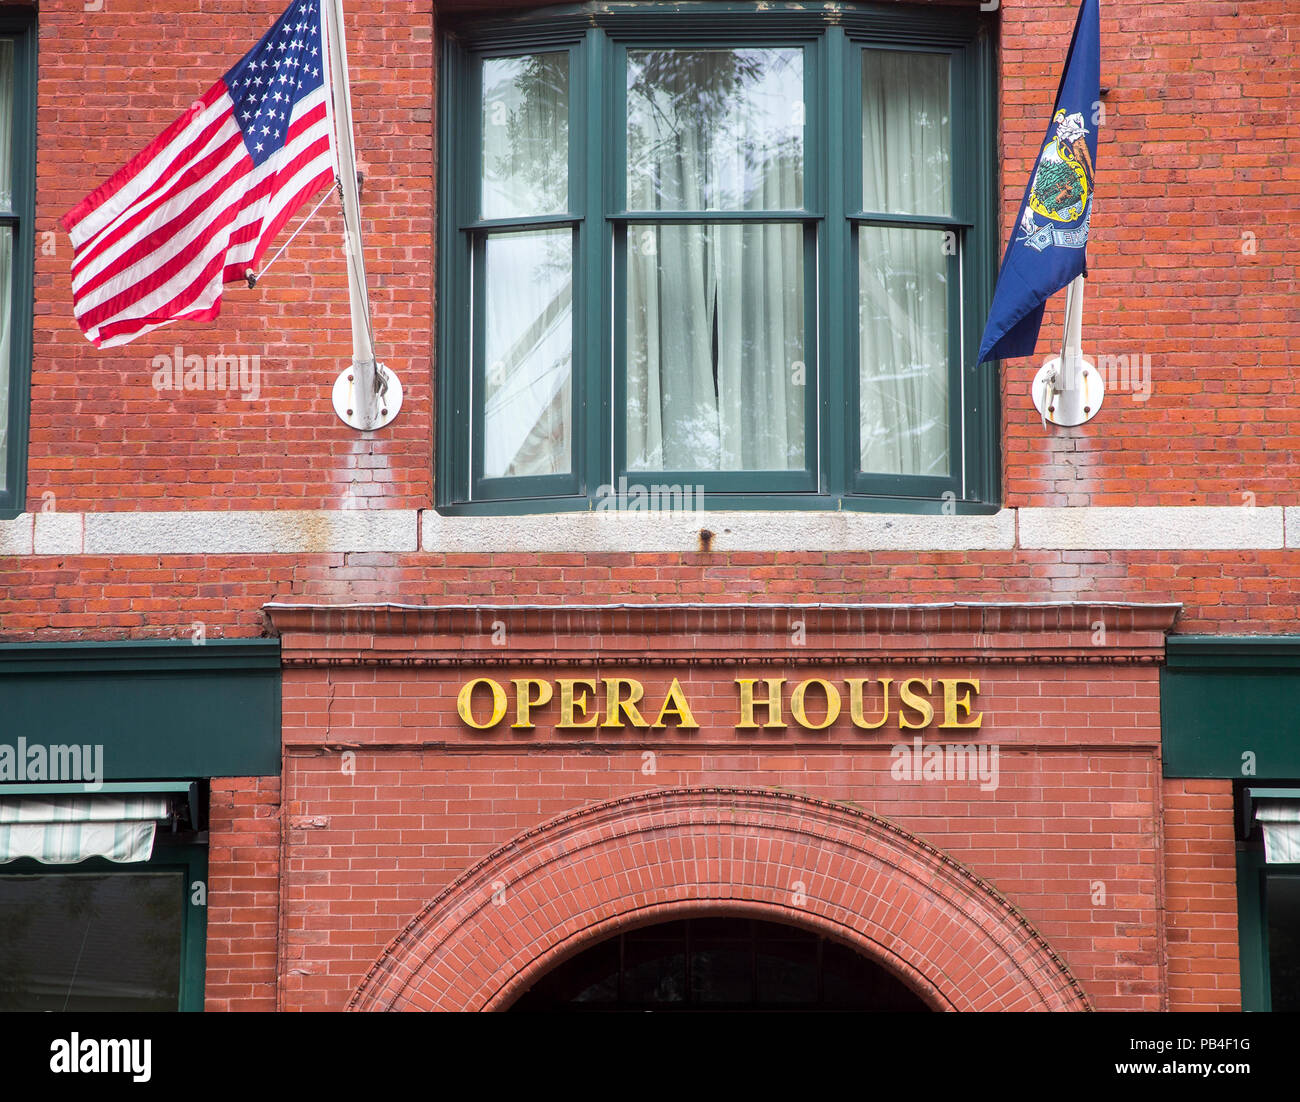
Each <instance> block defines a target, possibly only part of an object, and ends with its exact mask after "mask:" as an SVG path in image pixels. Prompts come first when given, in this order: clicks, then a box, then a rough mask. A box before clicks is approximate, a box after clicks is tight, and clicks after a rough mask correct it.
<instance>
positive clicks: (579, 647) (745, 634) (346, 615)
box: [263, 602, 1182, 666]
mask: <svg viewBox="0 0 1300 1102" xmlns="http://www.w3.org/2000/svg"><path fill="white" fill-rule="evenodd" d="M263 607H264V611H265V612H266V615H267V617H268V619H269V621H270V625H271V628H272V630H273V631H274V632H275V633H276V634H278V635H279V636H280V637H281V651H282V656H283V661H284V664H285V665H286V666H316V665H330V666H334V665H344V666H354V665H363V666H371V665H373V666H510V665H550V666H574V665H577V666H583V665H597V664H599V665H610V664H614V665H619V664H622V665H700V666H733V665H750V664H763V663H788V664H796V665H828V666H829V665H835V664H838V663H842V662H843V661H844V660H845V659H846V658H855V659H857V658H862V657H870V658H871V659H872V660H873V661H877V662H889V661H898V662H916V661H918V660H924V661H929V662H961V663H970V662H981V663H995V662H1013V663H1030V662H1053V663H1059V662H1076V663H1090V662H1142V663H1155V662H1159V661H1161V660H1162V659H1163V655H1164V637H1165V633H1166V632H1168V631H1169V630H1170V629H1171V628H1172V627H1173V625H1174V621H1175V619H1176V618H1177V615H1178V612H1179V610H1180V609H1181V607H1182V606H1181V605H1178V604H1131V603H1120V602H1113V603H1112V602H1060V603H1041V604H1040V603H1024V604H1015V603H975V602H970V603H967V602H953V603H949V604H887V605H872V604H852V605H849V604H672V605H659V604H636V605H508V606H507V605H501V606H492V605H474V606H465V605H450V606H426V605H405V604H351V605H313V604H296V603H295V604H290V603H282V602H272V603H270V604H267V605H265V606H263Z"/></svg>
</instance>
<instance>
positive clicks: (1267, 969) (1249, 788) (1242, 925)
mask: <svg viewBox="0 0 1300 1102" xmlns="http://www.w3.org/2000/svg"><path fill="white" fill-rule="evenodd" d="M1234 789H1235V793H1234V803H1235V816H1236V819H1237V825H1238V830H1237V946H1238V951H1239V954H1240V969H1241V1009H1242V1010H1243V1011H1245V1012H1248V1013H1249V1012H1252V1011H1253V1012H1259V1013H1269V1012H1271V1011H1273V1009H1274V1002H1275V1001H1276V1000H1275V995H1276V994H1277V992H1275V991H1274V989H1273V981H1274V978H1275V975H1276V973H1277V970H1278V967H1279V966H1290V967H1291V968H1294V967H1295V960H1296V953H1295V949H1296V946H1297V944H1298V943H1300V929H1295V928H1292V927H1291V926H1290V925H1288V926H1287V927H1286V929H1285V931H1284V936H1285V938H1286V943H1285V945H1284V947H1283V949H1282V952H1281V955H1280V957H1278V954H1276V953H1275V952H1274V950H1275V949H1276V946H1274V945H1272V944H1271V935H1270V929H1271V928H1272V926H1273V922H1272V921H1271V918H1270V913H1269V911H1270V904H1269V896H1270V885H1272V886H1273V887H1274V888H1276V887H1279V886H1280V885H1281V883H1282V882H1283V881H1285V882H1286V883H1287V886H1288V894H1289V895H1290V896H1291V898H1292V899H1294V898H1295V897H1296V893H1297V892H1300V864H1289V863H1285V862H1274V863H1273V864H1269V863H1268V861H1267V859H1266V854H1265V847H1264V838H1263V832H1262V829H1261V827H1260V825H1259V823H1257V822H1256V821H1255V817H1254V815H1255V813H1254V806H1255V802H1256V801H1259V800H1278V799H1282V800H1287V801H1296V800H1300V782H1297V781H1295V780H1286V779H1283V780H1273V779H1269V780H1265V781H1263V782H1261V783H1258V784H1257V783H1254V782H1249V781H1237V782H1236V784H1235V785H1234ZM1298 994H1300V988H1297V986H1296V984H1295V983H1294V982H1289V983H1288V989H1287V990H1286V992H1285V997H1284V1005H1283V1006H1282V1007H1281V1009H1283V1010H1286V1009H1290V1008H1292V1007H1293V1005H1294V1003H1295V1001H1296V998H1297V995H1298Z"/></svg>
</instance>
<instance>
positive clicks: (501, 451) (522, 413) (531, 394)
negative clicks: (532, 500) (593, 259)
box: [483, 227, 573, 478]
mask: <svg viewBox="0 0 1300 1102" xmlns="http://www.w3.org/2000/svg"><path fill="white" fill-rule="evenodd" d="M485 250H486V265H487V270H486V272H485V279H484V286H485V288H486V293H485V299H486V301H485V302H484V325H485V333H484V346H485V357H484V359H485V363H486V368H485V371H484V439H483V475H484V477H486V478H507V477H516V476H521V475H544V474H563V473H566V472H567V471H569V469H570V462H571V461H570V444H571V433H570V409H571V408H572V407H571V402H570V386H571V380H572V375H573V231H572V230H570V229H569V228H568V227H565V228H564V229H561V230H545V231H536V232H530V233H506V234H495V235H493V236H492V237H489V238H488V240H487V244H486V247H485Z"/></svg>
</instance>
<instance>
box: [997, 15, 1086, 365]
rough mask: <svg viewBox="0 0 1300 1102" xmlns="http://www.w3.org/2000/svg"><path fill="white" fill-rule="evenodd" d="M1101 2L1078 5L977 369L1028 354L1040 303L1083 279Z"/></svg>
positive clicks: (1035, 337)
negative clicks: (1067, 48)
mask: <svg viewBox="0 0 1300 1102" xmlns="http://www.w3.org/2000/svg"><path fill="white" fill-rule="evenodd" d="M1100 22H1101V19H1100V14H1099V11H1098V0H1083V5H1082V6H1081V7H1080V8H1079V19H1078V21H1077V22H1076V23H1075V25H1074V37H1073V38H1071V39H1070V52H1069V53H1068V54H1067V55H1066V57H1065V71H1064V72H1063V73H1062V74H1061V86H1060V88H1058V89H1057V92H1056V105H1055V109H1054V110H1053V112H1052V121H1051V122H1050V123H1049V124H1048V127H1047V135H1046V137H1045V138H1044V139H1043V146H1042V152H1041V153H1039V155H1038V163H1037V164H1036V165H1035V166H1034V171H1033V173H1032V174H1031V175H1030V177H1029V184H1028V185H1027V186H1026V188H1025V197H1024V199H1023V200H1022V201H1021V203H1020V216H1019V218H1017V219H1016V228H1015V229H1014V230H1013V231H1012V233H1011V240H1010V241H1009V242H1008V243H1007V251H1006V255H1005V256H1004V257H1003V258H1002V269H1001V271H999V272H998V283H997V287H996V288H995V289H994V291H993V305H992V306H991V307H990V308H989V320H988V323H987V324H986V325H985V326H984V336H983V338H982V339H981V340H980V352H979V359H978V361H977V362H978V363H985V362H986V361H988V360H1004V359H1008V358H1010V357H1012V356H1030V355H1033V351H1034V346H1035V344H1037V342H1038V328H1039V326H1040V325H1041V324H1042V322H1043V304H1044V303H1045V302H1046V301H1047V299H1048V298H1049V297H1050V296H1051V295H1053V294H1055V293H1056V292H1057V291H1059V290H1060V289H1061V288H1062V287H1064V286H1066V285H1067V284H1068V283H1069V282H1070V281H1071V280H1073V279H1074V278H1075V277H1076V276H1079V275H1087V274H1088V259H1087V245H1088V225H1089V223H1090V222H1091V221H1092V189H1093V166H1094V165H1095V164H1096V163H1097V121H1098V119H1099V118H1100V113H1099V104H1100V101H1101V45H1100V27H1099V24H1100Z"/></svg>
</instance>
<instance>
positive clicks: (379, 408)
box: [333, 363, 402, 432]
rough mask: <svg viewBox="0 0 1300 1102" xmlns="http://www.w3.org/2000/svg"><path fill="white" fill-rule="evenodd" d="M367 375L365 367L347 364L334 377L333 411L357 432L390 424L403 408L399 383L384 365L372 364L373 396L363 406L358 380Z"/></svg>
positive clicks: (363, 398) (363, 401)
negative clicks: (368, 403)
mask: <svg viewBox="0 0 1300 1102" xmlns="http://www.w3.org/2000/svg"><path fill="white" fill-rule="evenodd" d="M368 375H369V373H368V372H367V371H365V370H364V369H360V368H357V367H356V366H353V367H349V368H347V369H346V370H344V371H342V372H340V373H339V377H338V378H337V379H335V380H334V394H333V401H334V412H335V413H337V414H338V415H339V420H340V421H342V422H343V423H344V424H345V425H347V426H348V428H351V429H356V430H357V431H359V432H367V431H371V430H374V429H382V428H384V427H385V426H386V425H389V424H391V423H392V421H393V418H395V417H396V416H397V415H398V413H400V412H401V409H402V384H401V382H400V381H399V380H398V378H397V376H396V375H395V374H394V373H393V372H391V371H389V370H388V368H386V367H385V366H384V365H383V364H381V363H377V364H375V365H374V375H373V377H374V395H373V397H372V399H371V407H370V409H369V410H367V408H366V402H365V395H364V393H363V391H362V389H361V386H360V385H359V382H360V380H362V379H363V378H366V377H367V376H368Z"/></svg>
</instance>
